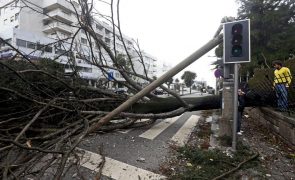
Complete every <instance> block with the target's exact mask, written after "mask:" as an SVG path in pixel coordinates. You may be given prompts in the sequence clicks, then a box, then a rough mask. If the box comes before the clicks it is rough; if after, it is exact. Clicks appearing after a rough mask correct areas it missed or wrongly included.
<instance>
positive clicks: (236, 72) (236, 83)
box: [232, 63, 239, 151]
mask: <svg viewBox="0 0 295 180" xmlns="http://www.w3.org/2000/svg"><path fill="white" fill-rule="evenodd" d="M238 65H239V64H237V63H235V66H234V92H233V93H234V121H233V141H232V149H233V150H234V151H236V149H237V128H238V106H239V104H238V88H239V67H238Z"/></svg>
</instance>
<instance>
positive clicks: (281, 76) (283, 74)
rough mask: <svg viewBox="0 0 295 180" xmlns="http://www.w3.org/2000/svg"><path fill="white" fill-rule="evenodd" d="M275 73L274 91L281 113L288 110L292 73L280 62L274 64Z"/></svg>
mask: <svg viewBox="0 0 295 180" xmlns="http://www.w3.org/2000/svg"><path fill="white" fill-rule="evenodd" d="M273 66H274V68H275V71H274V89H275V92H276V97H277V106H278V110H279V111H287V109H288V89H287V88H288V87H289V86H290V84H291V79H292V76H291V72H290V69H289V68H287V67H283V63H282V62H281V61H279V60H277V61H274V62H273Z"/></svg>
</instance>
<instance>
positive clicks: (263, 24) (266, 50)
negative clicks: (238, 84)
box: [215, 0, 295, 75]
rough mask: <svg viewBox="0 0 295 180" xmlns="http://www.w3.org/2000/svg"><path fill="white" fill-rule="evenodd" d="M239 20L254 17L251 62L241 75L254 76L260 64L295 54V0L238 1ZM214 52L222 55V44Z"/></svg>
mask: <svg viewBox="0 0 295 180" xmlns="http://www.w3.org/2000/svg"><path fill="white" fill-rule="evenodd" d="M237 2H238V4H239V5H240V7H239V9H238V19H246V18H248V19H250V20H251V63H247V64H244V65H243V66H244V67H243V71H242V74H246V73H247V72H250V74H251V75H252V74H253V73H254V69H255V68H257V67H266V66H267V65H266V64H268V65H271V61H273V60H276V59H279V60H287V59H289V58H290V57H294V55H295V1H290V0H267V1H265V0H237ZM215 54H216V56H218V57H222V54H223V53H222V45H220V46H219V47H218V48H217V49H216V50H215Z"/></svg>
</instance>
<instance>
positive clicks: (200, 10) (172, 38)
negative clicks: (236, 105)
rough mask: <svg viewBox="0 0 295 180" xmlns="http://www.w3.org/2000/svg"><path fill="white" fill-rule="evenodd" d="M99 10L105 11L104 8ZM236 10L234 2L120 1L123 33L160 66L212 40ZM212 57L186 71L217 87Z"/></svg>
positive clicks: (184, 0) (232, 0)
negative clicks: (136, 42) (154, 58)
mask: <svg viewBox="0 0 295 180" xmlns="http://www.w3.org/2000/svg"><path fill="white" fill-rule="evenodd" d="M96 7H97V9H98V10H101V9H102V6H101V5H100V6H99V5H97V6H96ZM237 8H238V5H237V3H236V2H235V0H121V1H120V20H121V29H122V31H123V32H124V34H126V35H128V36H130V37H132V38H134V39H138V40H139V43H140V46H141V47H142V49H143V50H145V51H146V52H147V53H149V54H151V55H153V56H155V57H156V58H157V59H158V60H159V62H166V64H170V65H172V66H173V65H176V64H177V63H179V62H180V61H181V60H183V59H184V58H186V57H187V56H189V55H190V54H191V53H193V52H194V51H195V50H197V49H198V48H200V47H201V46H202V45H204V44H205V43H206V42H208V41H209V40H210V39H212V37H213V35H214V33H215V32H216V30H217V28H218V26H219V24H220V21H221V19H222V17H224V16H236V14H237ZM209 55H210V56H213V55H214V52H213V51H212V52H210V53H208V54H206V55H204V56H203V57H202V58H200V59H199V60H198V61H196V62H195V63H193V64H192V65H191V66H190V67H188V68H187V70H190V71H193V72H196V73H197V76H198V77H197V80H206V81H208V83H209V85H211V86H214V85H215V78H214V75H213V71H211V70H210V69H212V66H211V67H210V66H209V64H210V63H211V62H212V61H214V60H215V58H212V57H208V56H209ZM180 75H181V74H180ZM180 75H177V76H178V77H179V76H180Z"/></svg>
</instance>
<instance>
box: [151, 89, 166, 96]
mask: <svg viewBox="0 0 295 180" xmlns="http://www.w3.org/2000/svg"><path fill="white" fill-rule="evenodd" d="M153 93H154V94H155V95H162V94H163V93H164V91H163V89H160V88H157V89H155V90H154V91H153Z"/></svg>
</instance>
